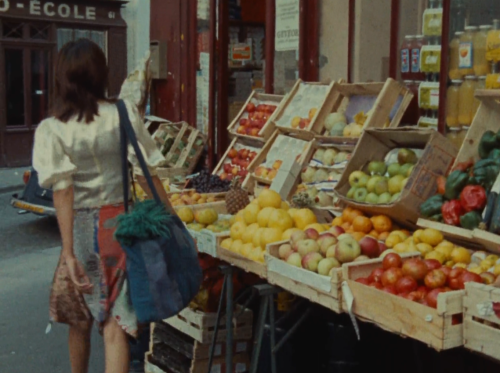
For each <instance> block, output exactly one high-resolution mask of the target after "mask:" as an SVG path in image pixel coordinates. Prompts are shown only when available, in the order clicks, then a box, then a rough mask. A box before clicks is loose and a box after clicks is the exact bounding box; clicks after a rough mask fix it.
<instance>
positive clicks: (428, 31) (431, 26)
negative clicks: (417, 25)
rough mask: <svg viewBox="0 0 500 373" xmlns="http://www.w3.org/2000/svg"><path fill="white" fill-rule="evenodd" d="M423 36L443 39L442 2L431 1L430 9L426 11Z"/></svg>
mask: <svg viewBox="0 0 500 373" xmlns="http://www.w3.org/2000/svg"><path fill="white" fill-rule="evenodd" d="M422 18H423V22H422V34H424V35H425V36H433V37H438V38H439V37H441V32H442V25H443V7H442V2H439V1H437V0H429V7H428V8H427V9H426V10H425V11H424V14H423V17H422Z"/></svg>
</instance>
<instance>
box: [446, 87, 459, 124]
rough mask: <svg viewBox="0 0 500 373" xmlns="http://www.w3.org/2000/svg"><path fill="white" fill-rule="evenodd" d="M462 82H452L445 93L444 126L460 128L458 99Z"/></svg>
mask: <svg viewBox="0 0 500 373" xmlns="http://www.w3.org/2000/svg"><path fill="white" fill-rule="evenodd" d="M462 82H463V81H462V80H453V81H452V84H451V85H450V87H449V88H448V91H447V93H446V124H447V125H448V127H450V128H457V127H460V125H459V123H458V97H459V92H460V86H461V85H462Z"/></svg>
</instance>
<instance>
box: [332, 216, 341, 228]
mask: <svg viewBox="0 0 500 373" xmlns="http://www.w3.org/2000/svg"><path fill="white" fill-rule="evenodd" d="M342 224H344V219H343V218H342V217H341V216H337V217H336V218H335V219H333V221H332V227H336V226H342Z"/></svg>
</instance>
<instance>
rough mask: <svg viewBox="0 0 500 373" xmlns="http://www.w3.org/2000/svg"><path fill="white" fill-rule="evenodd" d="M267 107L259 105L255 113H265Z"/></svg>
mask: <svg viewBox="0 0 500 373" xmlns="http://www.w3.org/2000/svg"><path fill="white" fill-rule="evenodd" d="M266 108H267V105H264V104H260V105H258V106H257V111H259V112H266Z"/></svg>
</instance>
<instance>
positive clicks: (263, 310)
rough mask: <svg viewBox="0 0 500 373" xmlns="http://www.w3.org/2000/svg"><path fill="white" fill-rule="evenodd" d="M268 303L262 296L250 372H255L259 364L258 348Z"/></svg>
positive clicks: (260, 344)
mask: <svg viewBox="0 0 500 373" xmlns="http://www.w3.org/2000/svg"><path fill="white" fill-rule="evenodd" d="M268 303H269V298H268V297H264V299H262V303H261V304H260V310H259V319H258V321H257V334H256V336H255V337H256V339H255V342H254V345H255V346H254V349H253V353H252V362H251V364H250V373H257V368H258V365H259V356H260V349H261V347H262V337H263V335H264V326H265V324H266V314H267V305H268Z"/></svg>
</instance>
